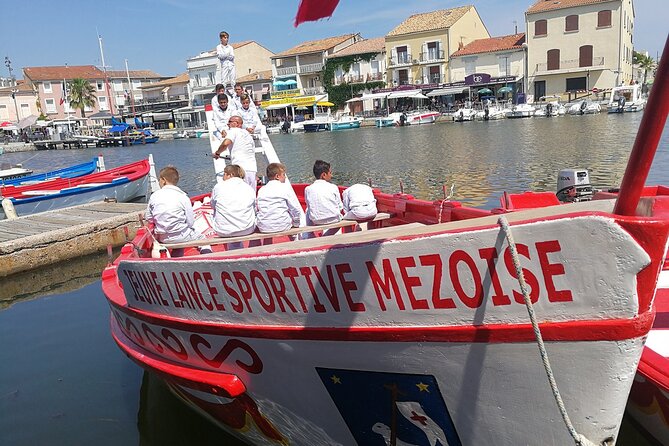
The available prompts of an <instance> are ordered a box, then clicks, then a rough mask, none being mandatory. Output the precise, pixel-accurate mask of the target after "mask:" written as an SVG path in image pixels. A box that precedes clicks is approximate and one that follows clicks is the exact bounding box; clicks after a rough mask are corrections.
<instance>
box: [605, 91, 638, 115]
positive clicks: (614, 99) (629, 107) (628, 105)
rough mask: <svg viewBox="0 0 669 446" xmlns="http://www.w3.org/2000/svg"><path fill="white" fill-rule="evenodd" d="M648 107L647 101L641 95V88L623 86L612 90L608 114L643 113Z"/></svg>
mask: <svg viewBox="0 0 669 446" xmlns="http://www.w3.org/2000/svg"><path fill="white" fill-rule="evenodd" d="M645 106H646V99H645V98H643V97H642V95H641V86H640V85H638V84H635V85H621V86H620V87H613V88H612V89H611V99H610V100H609V104H608V106H607V110H606V111H607V112H608V113H624V112H636V111H641V110H643V109H644V107H645Z"/></svg>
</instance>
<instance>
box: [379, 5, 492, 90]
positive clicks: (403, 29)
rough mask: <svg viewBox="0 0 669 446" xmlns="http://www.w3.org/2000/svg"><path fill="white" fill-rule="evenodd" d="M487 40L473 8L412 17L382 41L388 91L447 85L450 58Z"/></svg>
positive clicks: (447, 10) (483, 28) (484, 28)
mask: <svg viewBox="0 0 669 446" xmlns="http://www.w3.org/2000/svg"><path fill="white" fill-rule="evenodd" d="M488 37H490V34H489V33H488V30H487V29H486V27H485V25H484V24H483V21H482V20H481V17H480V16H479V14H478V12H477V11H476V8H475V7H474V6H462V7H459V8H453V9H443V10H439V11H433V12H428V13H423V14H415V15H412V16H411V17H409V18H408V19H406V20H405V21H403V22H402V23H400V24H399V25H398V26H396V27H395V28H394V29H393V30H391V31H390V32H389V33H388V34H387V35H386V37H385V46H386V55H387V57H388V61H387V67H388V69H387V76H386V80H387V84H388V86H389V87H399V86H403V85H424V84H441V83H450V82H451V80H450V78H449V67H448V65H449V59H450V56H451V54H453V53H454V52H456V51H457V50H458V49H461V48H463V47H464V46H465V45H467V44H468V43H470V42H472V41H474V40H476V39H484V38H488Z"/></svg>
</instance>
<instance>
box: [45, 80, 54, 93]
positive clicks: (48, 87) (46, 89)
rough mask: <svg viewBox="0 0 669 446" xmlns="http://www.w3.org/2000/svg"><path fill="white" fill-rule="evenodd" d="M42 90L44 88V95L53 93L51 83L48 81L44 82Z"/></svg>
mask: <svg viewBox="0 0 669 446" xmlns="http://www.w3.org/2000/svg"><path fill="white" fill-rule="evenodd" d="M42 88H44V93H53V90H52V89H51V82H49V81H44V83H43V84H42Z"/></svg>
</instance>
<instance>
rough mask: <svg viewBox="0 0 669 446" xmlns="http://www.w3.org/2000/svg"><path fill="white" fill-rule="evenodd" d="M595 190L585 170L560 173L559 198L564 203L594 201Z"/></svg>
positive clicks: (558, 181) (562, 171) (567, 170)
mask: <svg viewBox="0 0 669 446" xmlns="http://www.w3.org/2000/svg"><path fill="white" fill-rule="evenodd" d="M592 194H593V188H592V184H590V175H589V174H588V171H587V170H585V169H563V170H561V171H560V173H558V180H557V194H556V195H557V197H558V200H560V201H562V202H577V201H589V200H592Z"/></svg>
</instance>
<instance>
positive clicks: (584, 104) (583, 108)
mask: <svg viewBox="0 0 669 446" xmlns="http://www.w3.org/2000/svg"><path fill="white" fill-rule="evenodd" d="M587 106H588V104H587V103H586V102H585V101H583V102H581V108H580V112H581V114H582V115H583V114H585V107H587Z"/></svg>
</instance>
